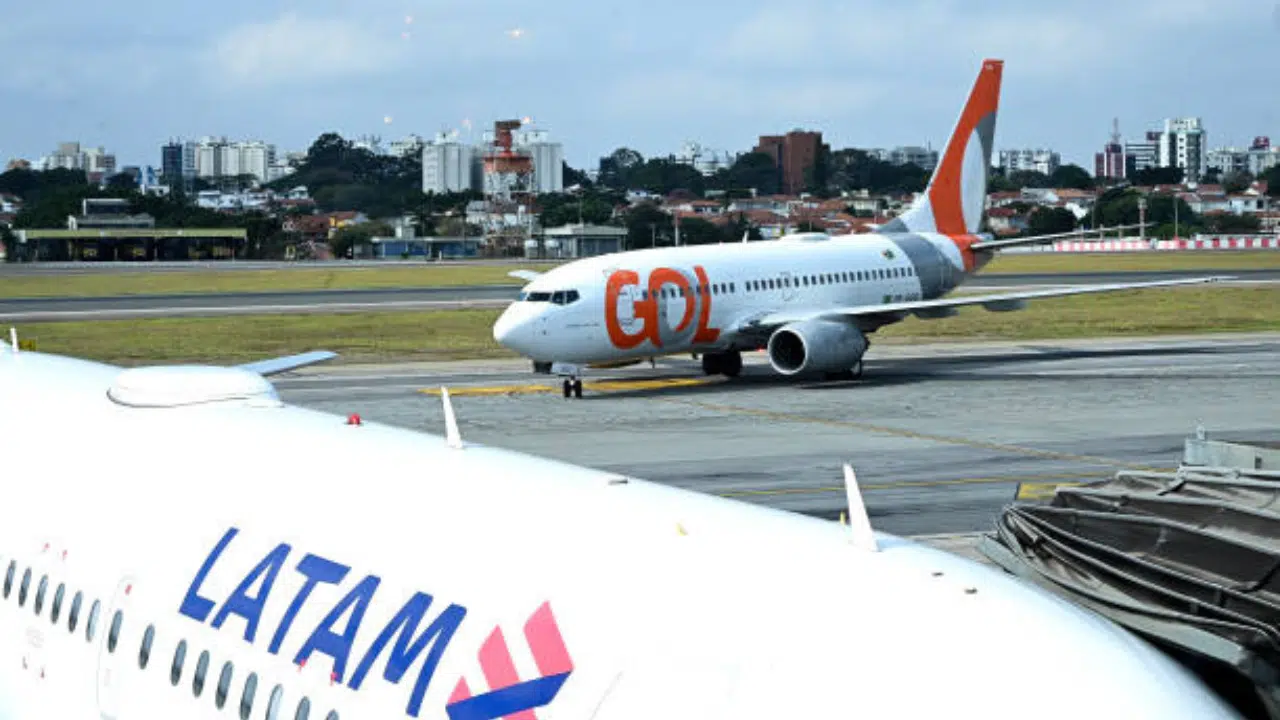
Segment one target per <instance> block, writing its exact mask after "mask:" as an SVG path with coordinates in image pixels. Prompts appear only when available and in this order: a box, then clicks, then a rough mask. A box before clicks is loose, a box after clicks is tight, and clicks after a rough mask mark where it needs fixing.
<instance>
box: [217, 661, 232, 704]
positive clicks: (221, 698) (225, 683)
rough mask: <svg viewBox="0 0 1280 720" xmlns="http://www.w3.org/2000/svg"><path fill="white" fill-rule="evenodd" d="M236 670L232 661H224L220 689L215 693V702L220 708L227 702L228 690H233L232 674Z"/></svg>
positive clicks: (219, 683)
mask: <svg viewBox="0 0 1280 720" xmlns="http://www.w3.org/2000/svg"><path fill="white" fill-rule="evenodd" d="M234 672H235V667H233V666H232V665H231V663H230V662H227V663H224V664H223V666H222V674H220V675H218V689H217V690H215V691H214V694H213V704H214V705H215V706H216V707H217V708H218V709H219V710H221V709H222V706H223V705H226V704H227V692H228V691H229V690H231V675H232V673H234Z"/></svg>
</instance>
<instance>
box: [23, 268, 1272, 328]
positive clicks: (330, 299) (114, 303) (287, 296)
mask: <svg viewBox="0 0 1280 720" xmlns="http://www.w3.org/2000/svg"><path fill="white" fill-rule="evenodd" d="M1208 275H1230V276H1234V277H1237V278H1239V279H1240V280H1244V281H1248V282H1280V269H1263V270H1232V271H1222V272H1218V271H1167V272H1113V273H1105V272H1096V273H1067V274H1061V273H1059V274H1053V273H1035V274H998V275H996V274H993V275H978V276H977V277H975V278H973V279H972V280H970V281H969V282H967V283H966V284H965V287H972V288H999V287H1006V288H1007V287H1022V286H1028V285H1082V284H1100V283H1122V282H1145V281H1151V280H1165V279H1171V278H1182V277H1201V276H1208ZM0 282H3V280H2V279H0ZM520 287H521V285H519V284H511V285H471V286H459V287H436V288H379V289H369V290H314V291H301V292H279V293H276V292H253V293H226V294H194V293H193V294H183V295H127V296H114V297H89V298H77V297H56V298H7V299H0V322H4V321H8V322H15V321H21V322H50V321H59V320H94V319H99V320H107V319H124V318H139V317H183V316H187V317H194V316H213V315H234V314H278V313H323V312H367V311H378V310H428V309H444V308H457V307H502V306H504V305H505V304H506V303H508V302H510V301H511V300H512V299H514V298H515V297H516V295H517V294H518V293H519V291H520Z"/></svg>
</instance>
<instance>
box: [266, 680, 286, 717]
mask: <svg viewBox="0 0 1280 720" xmlns="http://www.w3.org/2000/svg"><path fill="white" fill-rule="evenodd" d="M283 695H284V688H282V687H280V686H279V685H276V686H275V687H274V688H272V690H271V697H270V699H268V700H267V720H276V719H277V718H278V717H280V698H281V696H283Z"/></svg>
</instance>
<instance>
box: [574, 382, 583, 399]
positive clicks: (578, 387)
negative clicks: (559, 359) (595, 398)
mask: <svg viewBox="0 0 1280 720" xmlns="http://www.w3.org/2000/svg"><path fill="white" fill-rule="evenodd" d="M573 396H574V397H576V398H579V399H581V398H582V381H581V380H574V381H573Z"/></svg>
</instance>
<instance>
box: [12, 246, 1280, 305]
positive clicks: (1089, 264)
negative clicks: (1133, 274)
mask: <svg viewBox="0 0 1280 720" xmlns="http://www.w3.org/2000/svg"><path fill="white" fill-rule="evenodd" d="M553 266H554V265H553V264H550V263H527V264H522V265H514V264H511V265H507V264H504V265H479V264H477V265H466V264H451V265H446V266H441V267H431V266H428V265H423V264H418V265H415V266H411V267H406V266H404V265H398V264H394V263H388V265H387V267H374V268H367V267H360V268H342V267H341V266H338V267H331V268H325V267H320V268H290V269H284V270H245V271H238V270H206V271H192V272H182V271H173V272H145V271H137V272H121V273H108V272H102V273H97V272H95V273H85V274H72V273H66V274H55V275H10V276H4V275H0V298H19V297H32V298H39V297H102V296H109V295H156V294H176V293H234V292H290V291H304V290H359V289H369V288H414V287H448V286H457V285H504V284H510V285H515V284H519V283H520V281H519V280H517V279H515V278H513V277H510V276H509V275H507V273H508V272H510V271H511V270H515V269H516V268H525V269H531V270H545V269H547V268H550V267H553ZM1248 268H1277V269H1280V252H1277V251H1265V250H1264V251H1252V252H1199V253H1096V254H1089V255H1074V254H1059V253H1035V254H1021V255H1001V256H998V257H997V258H996V259H995V260H993V261H992V262H991V264H989V265H988V266H987V267H986V268H984V269H983V270H982V272H983V273H987V274H1000V273H1073V272H1103V271H1108V270H1110V271H1143V270H1213V271H1220V270H1241V269H1248Z"/></svg>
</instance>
